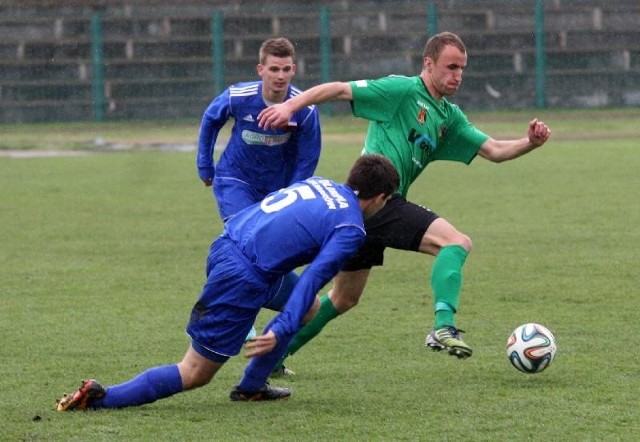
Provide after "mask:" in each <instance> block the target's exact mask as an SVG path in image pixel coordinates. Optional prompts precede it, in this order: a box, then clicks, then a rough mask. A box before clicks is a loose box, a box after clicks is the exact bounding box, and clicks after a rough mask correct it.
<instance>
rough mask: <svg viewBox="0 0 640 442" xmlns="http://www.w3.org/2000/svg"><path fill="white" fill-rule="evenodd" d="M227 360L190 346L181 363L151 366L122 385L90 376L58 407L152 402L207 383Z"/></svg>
mask: <svg viewBox="0 0 640 442" xmlns="http://www.w3.org/2000/svg"><path fill="white" fill-rule="evenodd" d="M227 359H228V357H223V356H220V358H219V360H218V361H213V360H210V359H207V358H205V357H204V356H202V355H200V354H199V353H198V352H196V351H195V350H194V348H193V346H190V347H189V349H188V350H187V352H186V354H185V356H184V358H183V359H182V361H181V362H180V363H178V364H171V365H163V366H158V367H153V368H150V369H148V370H145V371H144V372H142V373H140V374H139V375H137V376H136V377H134V378H132V379H130V380H129V381H126V382H124V383H122V384H118V385H113V386H110V387H107V388H104V387H102V385H100V383H98V382H97V381H96V380H95V379H87V380H85V381H83V383H82V385H81V387H80V388H79V389H78V390H77V391H76V392H75V393H73V394H71V395H65V396H63V397H62V399H60V400H59V401H58V406H57V409H58V411H73V410H84V409H98V408H125V407H132V406H138V405H143V404H149V403H151V402H155V401H157V400H159V399H164V398H167V397H169V396H173V395H174V394H177V393H180V392H182V391H185V390H191V389H193V388H197V387H201V386H203V385H206V384H207V383H209V381H211V379H212V378H213V376H214V375H215V374H216V373H217V371H218V370H219V369H220V367H222V365H223V364H224V362H225V361H226V360H227Z"/></svg>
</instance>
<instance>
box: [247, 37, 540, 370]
mask: <svg viewBox="0 0 640 442" xmlns="http://www.w3.org/2000/svg"><path fill="white" fill-rule="evenodd" d="M466 66H467V50H466V48H465V45H464V43H463V42H462V40H461V39H460V38H459V37H458V36H457V35H456V34H453V33H450V32H443V33H440V34H437V35H434V36H433V37H431V38H430V39H429V40H428V41H427V43H426V45H425V48H424V51H423V64H422V71H421V73H420V75H419V76H414V77H404V76H390V77H386V78H380V79H377V80H359V81H351V82H333V83H325V84H321V85H318V86H315V87H313V88H311V89H308V90H306V91H305V92H303V93H302V94H300V95H298V96H296V97H292V98H291V99H289V100H287V101H285V102H284V103H282V104H278V105H274V106H271V107H269V108H267V109H265V110H264V111H263V112H262V113H261V114H260V116H259V120H260V125H261V126H262V127H264V128H273V127H281V126H283V125H285V124H286V122H287V121H288V119H289V116H290V115H292V114H293V113H294V112H296V111H297V110H298V109H302V108H304V107H306V106H309V105H311V104H320V103H324V102H326V101H330V100H346V101H350V102H351V108H352V112H353V114H354V115H355V116H357V117H362V118H366V119H368V120H370V123H369V129H368V132H367V136H366V140H365V144H364V149H363V152H364V153H378V154H381V155H384V156H386V157H388V158H389V159H390V160H391V161H392V162H393V164H394V165H395V166H396V169H397V170H398V173H399V174H400V189H399V194H398V195H396V196H394V198H392V199H391V200H390V201H389V203H388V204H387V205H386V207H385V209H384V210H382V211H380V213H378V214H377V215H376V216H374V217H372V218H370V219H368V220H367V222H366V223H365V225H366V229H367V240H366V243H365V246H364V247H363V248H362V249H361V250H360V251H359V252H358V254H357V255H356V256H355V257H354V258H353V259H352V260H351V261H350V262H349V263H347V265H346V266H345V267H344V269H343V271H341V272H340V273H339V274H338V276H337V277H336V278H335V280H334V284H333V288H332V289H331V291H330V292H329V294H328V295H327V296H324V297H323V298H322V300H321V306H320V309H319V311H318V313H317V314H316V315H315V317H314V318H313V319H312V320H311V321H310V322H309V323H308V324H306V325H305V327H304V328H303V329H302V330H301V331H300V332H299V333H298V335H297V336H296V338H295V339H294V340H293V341H292V343H291V346H290V347H289V350H288V354H293V353H295V352H296V351H297V350H298V349H300V348H301V347H302V346H303V345H305V344H306V343H307V342H308V341H309V340H311V339H312V338H313V337H314V336H316V335H317V334H318V333H320V331H321V330H322V328H323V327H324V326H325V325H326V324H327V323H328V322H329V321H331V320H332V319H333V318H335V317H337V316H338V315H340V314H342V313H345V312H346V311H348V310H349V309H351V308H352V307H354V306H355V305H356V304H357V303H358V301H359V299H360V297H361V296H362V293H363V291H364V288H365V285H366V283H367V279H368V277H369V273H370V271H371V268H372V267H373V266H377V265H378V266H379V265H382V264H383V257H384V249H385V248H386V247H391V248H394V249H400V250H408V251H412V252H420V253H426V254H429V255H433V256H435V257H436V258H435V261H434V263H433V267H432V272H431V289H432V292H433V303H434V311H435V323H434V325H433V328H432V329H431V331H430V332H429V333H428V335H427V338H426V342H425V345H426V346H427V347H430V348H431V349H433V350H446V351H447V352H448V353H449V354H451V355H454V356H457V357H459V358H467V357H469V356H471V355H472V353H473V351H472V349H471V347H470V346H469V345H468V344H467V343H465V342H464V341H463V340H462V338H461V336H460V330H459V329H458V327H457V325H456V321H455V316H454V314H455V313H456V312H457V311H458V306H459V299H460V289H461V286H462V268H463V265H464V263H465V261H466V259H467V255H468V254H469V253H470V252H471V246H472V244H471V239H470V238H469V237H468V236H467V235H465V234H463V233H461V232H459V231H458V230H457V229H456V228H455V227H454V226H453V225H452V224H451V223H449V222H448V221H447V220H445V219H444V218H442V217H440V216H438V215H437V214H436V213H435V212H433V211H431V210H430V209H427V208H425V207H423V206H421V205H418V204H414V203H412V202H409V201H407V199H406V196H407V193H408V191H409V186H410V185H411V184H412V183H413V181H414V180H415V179H416V178H417V177H418V176H419V175H420V174H421V173H422V171H423V170H424V169H425V168H426V167H427V166H428V165H429V164H431V163H432V162H434V161H437V160H449V161H458V162H462V163H465V164H469V163H471V161H472V160H473V159H474V158H475V157H476V156H480V157H482V158H484V159H487V160H489V161H492V162H496V163H499V162H502V161H506V160H511V159H514V158H517V157H519V156H521V155H524V154H526V153H528V152H530V151H532V150H534V149H536V148H537V147H539V146H542V145H543V144H544V143H545V142H546V141H547V139H548V138H549V136H550V134H551V131H550V130H549V128H548V127H547V125H546V124H544V123H543V122H542V121H539V120H537V119H533V120H531V121H530V122H529V125H528V128H527V133H526V135H525V136H524V137H522V138H518V139H512V140H496V139H493V138H491V137H490V136H489V135H486V134H485V133H483V132H481V131H480V130H478V129H477V128H476V127H474V126H473V125H472V124H471V123H470V122H469V121H468V120H467V117H466V116H465V114H464V113H463V112H462V111H461V110H460V108H458V107H457V106H456V105H454V104H451V103H450V102H449V101H448V100H447V97H448V96H450V95H453V94H455V93H456V92H457V90H458V88H459V87H460V84H461V83H462V73H463V71H464V69H465V68H466Z"/></svg>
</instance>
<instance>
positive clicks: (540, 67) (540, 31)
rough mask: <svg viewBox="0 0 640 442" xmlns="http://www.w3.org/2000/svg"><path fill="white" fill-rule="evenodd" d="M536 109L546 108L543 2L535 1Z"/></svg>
mask: <svg viewBox="0 0 640 442" xmlns="http://www.w3.org/2000/svg"><path fill="white" fill-rule="evenodd" d="M535 18H536V107H538V108H539V109H545V108H546V107H547V58H546V54H547V48H546V43H545V38H544V37H545V35H544V1H543V0H536V7H535Z"/></svg>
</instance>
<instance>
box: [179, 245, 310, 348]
mask: <svg viewBox="0 0 640 442" xmlns="http://www.w3.org/2000/svg"><path fill="white" fill-rule="evenodd" d="M293 275H295V273H294V274H293ZM295 280H297V275H296V276H295ZM294 284H295V282H294V278H292V276H291V274H287V275H285V276H284V277H279V278H275V279H273V278H271V279H269V278H266V277H265V276H264V275H260V274H258V273H257V272H256V271H255V269H254V268H253V266H252V265H251V264H250V263H249V262H248V261H247V259H246V257H245V256H244V255H243V254H242V253H241V252H240V251H239V250H238V249H237V248H236V247H235V245H234V243H233V242H232V241H231V240H229V239H226V238H218V239H217V240H216V241H215V242H214V243H213V245H212V246H211V250H210V252H209V256H208V258H207V282H206V283H205V285H204V287H203V289H202V293H201V294H200V298H199V299H198V301H197V302H196V304H195V306H194V307H193V309H192V311H191V318H190V320H189V323H188V324H187V328H186V332H187V334H188V335H189V336H190V337H191V339H192V340H193V341H195V342H196V343H197V344H198V346H199V347H201V348H203V349H204V350H206V351H207V352H213V353H217V354H219V355H222V356H223V357H225V356H226V357H229V356H235V355H237V354H238V353H240V350H242V345H243V344H244V341H245V338H246V337H247V334H248V333H249V331H250V330H251V327H252V326H253V324H254V322H255V320H256V316H257V315H258V312H259V311H260V309H261V308H262V307H268V308H274V309H277V310H281V309H282V307H283V306H284V304H286V301H287V300H288V298H289V294H290V293H291V290H292V288H293V285H294ZM287 291H288V293H287ZM199 353H200V354H203V353H201V352H199ZM203 356H205V357H207V358H208V359H212V360H213V358H211V357H208V356H207V355H206V354H203Z"/></svg>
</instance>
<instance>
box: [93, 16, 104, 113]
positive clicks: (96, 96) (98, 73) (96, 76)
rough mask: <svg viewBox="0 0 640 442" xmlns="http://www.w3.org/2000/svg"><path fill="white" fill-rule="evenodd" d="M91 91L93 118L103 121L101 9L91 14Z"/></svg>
mask: <svg viewBox="0 0 640 442" xmlns="http://www.w3.org/2000/svg"><path fill="white" fill-rule="evenodd" d="M91 72H92V75H91V91H92V95H93V100H92V101H93V118H94V119H95V121H98V122H101V121H104V114H105V97H104V45H103V40H102V11H100V10H97V11H94V12H93V15H92V16H91Z"/></svg>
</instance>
